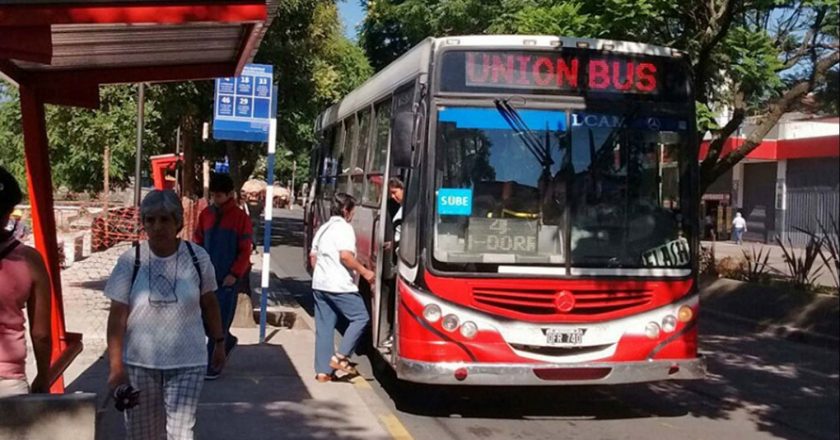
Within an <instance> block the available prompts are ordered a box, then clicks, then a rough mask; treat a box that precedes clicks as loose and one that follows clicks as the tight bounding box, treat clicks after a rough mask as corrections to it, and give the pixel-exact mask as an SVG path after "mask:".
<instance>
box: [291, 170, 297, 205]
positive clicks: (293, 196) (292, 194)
mask: <svg viewBox="0 0 840 440" xmlns="http://www.w3.org/2000/svg"><path fill="white" fill-rule="evenodd" d="M295 171H297V159H295V160H293V161H292V184H291V185H289V186H290V187H291V194H290V195H289V200H290V202H289V211H291V210H293V209H295Z"/></svg>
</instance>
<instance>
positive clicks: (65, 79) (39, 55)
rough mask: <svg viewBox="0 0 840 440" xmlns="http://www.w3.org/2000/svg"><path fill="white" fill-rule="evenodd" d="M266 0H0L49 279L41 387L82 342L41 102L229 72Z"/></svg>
mask: <svg viewBox="0 0 840 440" xmlns="http://www.w3.org/2000/svg"><path fill="white" fill-rule="evenodd" d="M273 4H274V0H203V1H200V0H189V1H183V0H182V1H171V0H170V1H155V0H143V1H138V0H88V1H74V0H0V76H2V77H3V78H4V79H5V80H7V81H9V82H11V83H12V84H14V85H16V86H17V87H18V88H19V91H20V106H21V116H22V121H21V124H22V126H23V137H24V145H25V161H26V174H27V186H28V193H29V200H30V203H31V206H32V229H33V235H34V237H35V247H36V248H37V249H38V251H39V252H40V253H41V255H42V256H43V258H44V262H45V263H46V266H47V270H48V272H49V276H50V281H51V283H52V289H51V298H52V317H51V318H52V341H53V350H52V356H51V365H52V367H51V370H50V380H51V383H52V387H51V391H52V392H57V393H61V392H63V390H64V383H63V379H62V374H63V371H64V370H65V369H66V368H67V366H68V365H70V363H71V362H72V361H73V359H74V358H75V357H76V356H77V355H78V354H79V352H81V350H82V335H81V334H75V333H67V332H66V329H65V325H64V309H63V302H62V295H61V273H60V267H59V260H58V248H57V238H56V222H55V216H54V212H53V185H52V178H51V175H50V159H49V149H48V143H47V131H46V130H47V127H46V120H45V107H44V106H45V104H55V105H65V106H76V107H84V108H91V109H95V108H98V107H99V86H101V85H103V84H116V83H141V82H164V81H186V80H198V79H210V78H216V77H229V76H236V75H238V74H239V73H240V72H241V71H242V68H243V67H244V66H245V64H247V63H249V62H250V61H251V60H252V59H253V57H254V55H255V53H256V51H257V48H258V47H259V44H260V42H261V41H262V37H263V35H264V34H265V32H266V30H267V29H268V26H269V25H270V22H271V17H272V15H273V9H274V5H273Z"/></svg>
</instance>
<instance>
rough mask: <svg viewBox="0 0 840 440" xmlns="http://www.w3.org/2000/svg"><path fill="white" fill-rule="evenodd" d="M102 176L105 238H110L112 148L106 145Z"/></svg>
mask: <svg viewBox="0 0 840 440" xmlns="http://www.w3.org/2000/svg"><path fill="white" fill-rule="evenodd" d="M102 174H103V177H104V179H103V180H104V185H103V186H104V187H103V189H102V213H103V215H102V218H103V219H104V220H105V236H106V237H107V236H108V198H109V196H110V194H111V146H110V145H108V144H105V152H104V154H103V155H102Z"/></svg>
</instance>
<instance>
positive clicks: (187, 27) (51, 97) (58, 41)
mask: <svg viewBox="0 0 840 440" xmlns="http://www.w3.org/2000/svg"><path fill="white" fill-rule="evenodd" d="M273 4H274V0H223V1H204V2H202V1H195V0H191V1H129V0H123V1H119V0H117V1H107V2H106V1H101V0H92V1H91V0H89V1H68V0H64V1H61V0H53V1H38V0H34V1H21V0H0V34H2V35H3V38H2V41H0V74H2V75H4V76H6V77H7V78H8V79H10V80H11V81H13V82H15V83H19V84H23V85H31V86H33V87H36V88H38V89H39V90H40V92H39V96H41V97H42V98H43V99H44V101H45V102H49V103H54V104H70V105H79V106H85V107H95V106H96V105H97V104H98V93H97V91H98V87H99V85H101V84H109V83H130V82H154V81H180V80H194V79H207V78H215V77H220V76H234V75H236V74H238V73H239V72H240V71H241V69H242V67H243V66H244V65H245V64H247V63H248V62H250V61H251V60H252V59H253V57H254V54H255V53H256V50H257V47H258V46H259V43H260V41H261V39H262V36H263V35H264V33H265V31H266V29H267V28H268V26H269V25H270V22H271V16H272V13H271V12H272V9H273Z"/></svg>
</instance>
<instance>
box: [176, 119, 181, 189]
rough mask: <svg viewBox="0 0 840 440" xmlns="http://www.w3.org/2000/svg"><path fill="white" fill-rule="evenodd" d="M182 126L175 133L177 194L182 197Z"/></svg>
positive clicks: (179, 125)
mask: <svg viewBox="0 0 840 440" xmlns="http://www.w3.org/2000/svg"><path fill="white" fill-rule="evenodd" d="M180 160H181V124H178V129H177V130H176V131H175V161H176V162H175V192H176V193H178V195H181V163H180Z"/></svg>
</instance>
